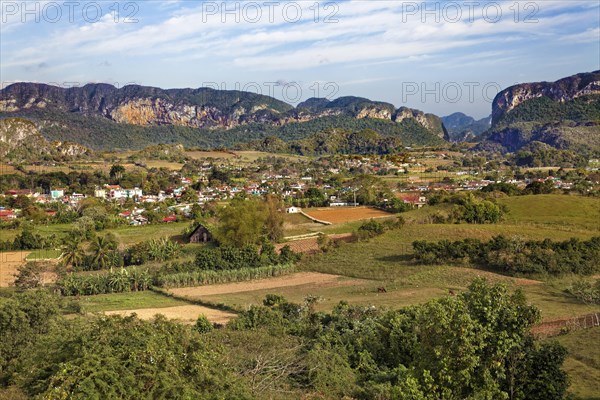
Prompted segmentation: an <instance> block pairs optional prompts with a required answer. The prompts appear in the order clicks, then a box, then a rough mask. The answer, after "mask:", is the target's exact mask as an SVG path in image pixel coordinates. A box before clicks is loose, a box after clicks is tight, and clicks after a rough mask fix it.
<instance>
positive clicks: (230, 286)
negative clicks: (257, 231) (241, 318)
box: [170, 272, 340, 297]
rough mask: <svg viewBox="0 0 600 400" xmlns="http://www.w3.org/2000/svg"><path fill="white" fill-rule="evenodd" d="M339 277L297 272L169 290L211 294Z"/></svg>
mask: <svg viewBox="0 0 600 400" xmlns="http://www.w3.org/2000/svg"><path fill="white" fill-rule="evenodd" d="M339 278H340V276H339V275H329V274H321V273H318V272H299V273H296V274H292V275H286V276H278V277H276V278H268V279H260V280H256V281H250V282H238V283H227V284H223V285H207V286H197V287H189V288H178V289H171V290H170V292H171V293H173V294H175V295H177V296H184V297H199V296H212V295H218V294H229V293H240V292H252V291H255V290H263V289H275V288H281V287H287V286H300V285H308V284H317V285H324V284H329V283H337V282H338V281H339Z"/></svg>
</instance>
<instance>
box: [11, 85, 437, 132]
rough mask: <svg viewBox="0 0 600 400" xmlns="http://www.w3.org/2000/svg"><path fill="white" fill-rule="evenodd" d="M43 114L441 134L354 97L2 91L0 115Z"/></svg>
mask: <svg viewBox="0 0 600 400" xmlns="http://www.w3.org/2000/svg"><path fill="white" fill-rule="evenodd" d="M44 110H52V111H53V112H60V113H76V114H80V115H88V116H90V115H91V116H97V117H102V118H106V119H108V120H110V121H114V122H117V123H120V124H130V125H137V126H143V127H150V126H161V125H174V126H180V127H190V128H201V129H232V128H236V127H239V126H243V125H249V124H266V125H269V126H282V125H285V124H288V123H291V122H307V121H311V120H314V119H317V118H322V117H327V116H335V115H348V116H351V117H353V118H356V119H364V118H372V119H382V120H389V121H396V122H401V121H402V120H404V119H406V118H412V119H414V120H415V121H416V122H417V123H419V124H420V125H422V126H423V127H424V128H426V129H427V130H429V131H431V132H432V133H433V134H435V135H437V136H439V137H444V134H445V130H444V128H443V125H442V123H441V121H440V119H439V118H438V117H436V116H435V115H432V114H424V113H423V112H421V111H418V110H411V109H407V108H400V109H397V110H396V109H395V107H394V106H393V105H391V104H389V103H382V102H375V101H370V100H368V99H363V98H358V97H342V98H339V99H336V100H334V101H329V100H326V99H309V100H307V101H306V102H304V103H301V104H300V105H298V107H297V108H294V107H292V106H291V105H289V104H287V103H284V102H282V101H279V100H276V99H274V98H271V97H268V96H262V95H258V94H254V93H248V92H238V91H219V90H213V89H208V88H200V89H169V90H163V89H159V88H152V87H144V86H135V85H132V86H126V87H123V88H121V89H117V88H115V87H114V86H111V85H107V84H90V85H86V86H83V87H81V88H70V89H63V88H59V87H55V86H49V85H43V84H34V83H18V84H14V85H11V86H8V87H7V88H5V89H3V90H2V91H0V112H2V113H8V114H10V113H22V112H28V111H29V112H38V113H41V112H42V111H44ZM45 122H48V121H45Z"/></svg>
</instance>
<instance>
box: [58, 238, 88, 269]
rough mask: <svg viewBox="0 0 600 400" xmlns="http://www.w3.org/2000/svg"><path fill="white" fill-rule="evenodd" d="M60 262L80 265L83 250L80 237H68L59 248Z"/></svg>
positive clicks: (66, 264) (75, 266)
mask: <svg viewBox="0 0 600 400" xmlns="http://www.w3.org/2000/svg"><path fill="white" fill-rule="evenodd" d="M61 251H62V254H61V256H60V260H61V262H62V263H63V264H64V265H65V266H68V265H71V266H73V267H74V268H77V267H79V266H80V265H81V263H82V261H83V257H84V255H85V254H84V252H83V250H82V249H81V239H80V238H77V237H72V238H70V239H69V240H68V241H67V242H66V243H65V244H64V245H63V247H62V248H61Z"/></svg>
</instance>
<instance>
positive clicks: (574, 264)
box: [413, 235, 600, 275]
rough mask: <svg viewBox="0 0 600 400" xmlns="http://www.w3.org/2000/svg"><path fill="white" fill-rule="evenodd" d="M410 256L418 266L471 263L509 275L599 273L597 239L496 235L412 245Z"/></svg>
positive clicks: (598, 245)
mask: <svg viewBox="0 0 600 400" xmlns="http://www.w3.org/2000/svg"><path fill="white" fill-rule="evenodd" d="M413 252H414V253H413V254H414V258H415V260H416V261H417V262H418V263H421V264H444V263H457V262H459V263H472V264H474V265H476V266H479V267H482V268H488V269H491V270H494V271H498V272H501V273H504V274H508V275H531V274H543V275H561V274H569V273H573V274H580V275H591V274H594V273H597V272H599V271H600V264H599V263H598V260H599V259H600V237H598V236H597V237H593V238H591V239H589V240H580V239H577V238H571V239H569V240H565V241H562V242H561V241H552V240H550V239H545V240H541V241H535V240H529V241H524V240H521V239H517V238H507V237H505V236H502V235H500V236H495V237H493V238H492V239H491V240H490V241H488V242H482V241H481V240H479V239H463V240H457V241H453V242H452V241H449V240H440V241H437V242H428V241H425V240H417V241H414V242H413Z"/></svg>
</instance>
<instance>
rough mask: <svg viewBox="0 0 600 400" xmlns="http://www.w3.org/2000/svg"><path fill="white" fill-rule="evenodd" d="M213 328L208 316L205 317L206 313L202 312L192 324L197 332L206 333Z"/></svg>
mask: <svg viewBox="0 0 600 400" xmlns="http://www.w3.org/2000/svg"><path fill="white" fill-rule="evenodd" d="M213 328H214V327H213V324H211V323H210V321H209V320H208V318H206V315H204V314H200V316H199V317H198V319H197V320H196V323H195V324H194V329H195V330H196V331H197V332H198V333H207V332H210V331H212V330H213Z"/></svg>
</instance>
